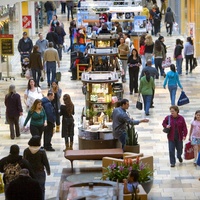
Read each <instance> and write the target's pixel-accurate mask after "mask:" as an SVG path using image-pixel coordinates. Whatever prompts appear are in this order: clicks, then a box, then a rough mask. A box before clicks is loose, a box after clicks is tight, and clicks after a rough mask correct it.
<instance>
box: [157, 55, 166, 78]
mask: <svg viewBox="0 0 200 200" xmlns="http://www.w3.org/2000/svg"><path fill="white" fill-rule="evenodd" d="M162 61H163V60H162V58H155V59H154V62H155V68H156V69H157V71H158V68H159V69H160V75H161V76H163V75H164V73H165V72H164V69H163V68H162Z"/></svg>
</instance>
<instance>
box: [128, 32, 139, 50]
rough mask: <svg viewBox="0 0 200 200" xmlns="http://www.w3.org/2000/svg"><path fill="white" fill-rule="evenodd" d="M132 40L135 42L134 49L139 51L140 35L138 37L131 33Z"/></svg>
mask: <svg viewBox="0 0 200 200" xmlns="http://www.w3.org/2000/svg"><path fill="white" fill-rule="evenodd" d="M130 38H131V41H132V42H133V45H134V48H135V49H137V50H138V51H139V47H140V45H139V40H140V37H139V35H137V33H134V32H133V33H131V35H130Z"/></svg>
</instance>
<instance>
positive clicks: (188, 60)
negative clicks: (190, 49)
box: [185, 54, 193, 72]
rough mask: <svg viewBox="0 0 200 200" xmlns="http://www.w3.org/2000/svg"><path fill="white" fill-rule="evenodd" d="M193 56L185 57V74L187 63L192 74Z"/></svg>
mask: <svg viewBox="0 0 200 200" xmlns="http://www.w3.org/2000/svg"><path fill="white" fill-rule="evenodd" d="M192 61H193V54H192V55H185V62H186V72H188V63H190V72H192V66H193V62H192Z"/></svg>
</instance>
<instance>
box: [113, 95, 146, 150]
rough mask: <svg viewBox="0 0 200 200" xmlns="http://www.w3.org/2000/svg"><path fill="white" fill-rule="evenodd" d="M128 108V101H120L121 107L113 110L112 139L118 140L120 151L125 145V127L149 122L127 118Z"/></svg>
mask: <svg viewBox="0 0 200 200" xmlns="http://www.w3.org/2000/svg"><path fill="white" fill-rule="evenodd" d="M128 108H129V101H128V100H127V99H122V100H121V106H120V107H117V108H115V109H114V110H113V113H112V120H113V125H112V126H113V135H114V138H116V139H119V141H120V142H121V144H122V149H123V150H124V146H125V144H126V125H127V124H132V125H138V124H139V123H142V122H149V120H148V119H141V120H134V119H131V118H130V117H129V115H128V114H127V112H126V110H128Z"/></svg>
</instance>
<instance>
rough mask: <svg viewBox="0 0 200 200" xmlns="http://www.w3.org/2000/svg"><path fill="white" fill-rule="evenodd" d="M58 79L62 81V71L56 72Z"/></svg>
mask: <svg viewBox="0 0 200 200" xmlns="http://www.w3.org/2000/svg"><path fill="white" fill-rule="evenodd" d="M56 81H61V72H56Z"/></svg>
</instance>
